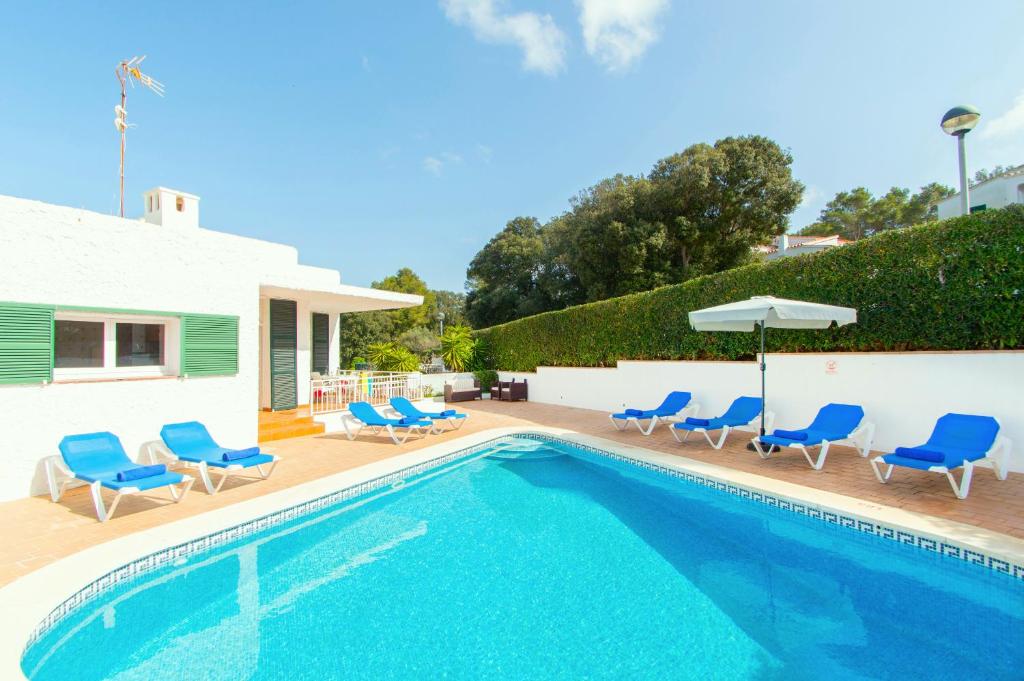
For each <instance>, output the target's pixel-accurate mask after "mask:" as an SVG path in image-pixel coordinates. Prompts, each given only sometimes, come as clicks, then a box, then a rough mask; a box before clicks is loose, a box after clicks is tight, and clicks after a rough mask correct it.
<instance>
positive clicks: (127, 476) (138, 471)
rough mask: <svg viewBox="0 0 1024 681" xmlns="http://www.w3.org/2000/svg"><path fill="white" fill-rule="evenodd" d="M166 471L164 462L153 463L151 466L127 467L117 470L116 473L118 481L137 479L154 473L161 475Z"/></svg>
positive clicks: (149, 476)
mask: <svg viewBox="0 0 1024 681" xmlns="http://www.w3.org/2000/svg"><path fill="white" fill-rule="evenodd" d="M166 472H167V466H165V465H164V464H162V463H160V464H154V465H152V466H136V467H135V468H128V469H126V470H123V471H119V472H118V474H117V480H118V482H128V481H129V480H139V479H140V478H151V477H153V476H154V475H163V474H164V473H166Z"/></svg>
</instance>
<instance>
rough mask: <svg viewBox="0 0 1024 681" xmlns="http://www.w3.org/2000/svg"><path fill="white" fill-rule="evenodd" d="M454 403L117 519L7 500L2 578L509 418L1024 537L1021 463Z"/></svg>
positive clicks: (288, 446) (298, 451) (325, 442)
mask: <svg viewBox="0 0 1024 681" xmlns="http://www.w3.org/2000/svg"><path fill="white" fill-rule="evenodd" d="M454 406H456V407H457V408H458V409H460V410H462V411H466V412H468V413H470V414H471V416H470V418H469V419H468V420H467V423H466V425H465V426H464V427H463V428H462V429H461V430H459V431H456V432H453V433H445V434H443V435H434V436H430V437H428V438H425V439H421V440H410V441H409V442H407V443H406V444H405V445H403V446H401V447H396V446H395V445H393V444H391V441H390V440H389V439H387V437H386V436H385V435H381V436H373V435H370V434H368V433H366V432H364V433H363V434H362V435H361V436H360V437H359V438H358V439H357V440H356V441H352V442H350V441H348V440H347V439H346V438H345V437H344V435H343V434H323V435H312V436H307V437H300V438H293V439H288V440H278V441H274V442H269V443H265V444H264V445H263V447H264V449H265V450H266V451H269V452H272V453H275V454H280V455H281V457H282V459H284V460H283V461H282V463H281V464H280V465H279V466H278V467H277V469H276V470H275V471H274V474H273V476H271V478H270V479H269V480H258V479H251V480H249V479H239V478H235V479H232V480H231V481H229V482H228V483H227V484H226V485H225V487H224V489H223V490H222V491H221V492H220V493H219V494H217V495H216V496H212V497H211V496H209V495H207V494H206V493H205V491H204V490H203V489H202V488H201V486H200V485H199V483H198V481H197V485H196V487H194V488H193V490H192V491H191V492H190V493H189V495H188V497H187V498H186V499H185V501H184V502H182V503H181V504H172V503H170V501H169V500H167V499H166V496H161V497H160V498H148V497H136V498H133V497H127V498H125V499H123V500H122V501H121V503H120V506H119V507H118V509H117V514H116V515H115V517H114V518H113V520H111V521H109V522H107V523H99V522H97V521H96V518H95V515H94V512H93V508H92V502H91V500H90V498H89V494H88V490H87V489H85V488H80V489H76V490H72V491H70V492H68V493H67V494H66V495H65V497H64V498H63V499H62V500H61V501H60V502H59V503H56V504H54V503H51V502H50V501H49V498H48V497H45V496H40V497H33V498H30V499H20V500H17V501H10V502H5V503H0V518H2V520H0V530H2V536H3V538H4V541H3V542H2V543H0V585H3V584H6V583H8V582H10V581H12V580H14V579H16V578H18V577H19V576H21V575H24V574H27V573H29V572H31V571H33V570H36V569H38V568H40V567H42V566H44V565H46V564H48V563H51V562H53V561H55V560H58V559H60V558H62V557H64V556H67V555H70V554H72V553H75V552H76V551H80V550H82V549H83V548H86V547H88V546H92V545H95V544H98V543H102V542H104V541H107V540H110V539H113V538H116V537H120V536H123V535H126V534H130V533H133V532H139V531H142V530H145V529H147V528H151V527H154V526H156V525H160V524H163V523H167V522H170V521H173V520H177V519H180V518H184V517H188V516H192V515H196V514H199V513H203V512H205V511H209V510H213V509H215V508H220V507H223V506H227V505H230V504H233V503H237V502H239V501H242V500H245V499H251V498H253V497H257V496H260V495H263V494H266V493H268V492H273V491H277V490H280V489H285V488H288V487H292V486H294V485H298V484H300V483H303V482H306V481H308V480H313V479H317V478H321V477H324V476H327V475H331V474H334V473H338V472H340V471H344V470H348V469H351V468H355V467H357V466H361V465H364V464H367V463H372V462H374V461H380V460H382V459H386V458H388V457H391V456H395V455H397V454H401V453H405V452H409V451H413V450H415V449H419V448H421V447H424V446H427V445H431V444H437V443H438V442H441V441H446V440H457V439H458V438H459V437H460V436H462V435H466V434H469V433H473V432H478V431H481V430H486V429H488V428H497V427H507V426H523V427H530V426H549V427H555V428H566V429H569V430H575V431H578V432H581V433H586V434H588V435H593V436H597V437H602V438H606V439H608V440H613V441H618V442H622V443H626V444H631V445H635V446H640V447H645V448H648V449H652V450H655V451H659V452H664V453H669V454H677V455H680V456H685V457H688V458H691V459H697V460H700V461H706V462H709V463H715V464H719V465H722V466H727V467H730V468H733V469H736V470H742V471H747V472H750V473H756V474H759V475H763V476H765V477H769V478H775V479H779V480H784V481H786V482H790V483H795V484H799V485H805V486H807V487H813V488H816V489H821V490H825V491H829V492H836V493H839V494H845V495H848V496H853V497H857V498H860V499H864V500H866V501H870V502H874V503H878V504H883V505H887V506H894V507H897V508H902V509H905V510H909V511H915V512H919V513H926V514H930V515H934V516H939V517H942V518H947V519H950V520H955V521H959V522H962V523H966V524H969V525H976V526H979V527H983V528H986V529H989V530H994V531H996V532H1002V533H1005V534H1008V535H1011V536H1014V537H1018V538H1022V539H1024V475H1022V474H1019V473H1018V474H1012V473H1011V474H1010V477H1009V478H1008V479H1007V480H1006V481H1003V482H1000V481H998V480H996V478H995V476H994V475H993V474H992V471H990V470H986V469H979V470H977V471H976V472H975V477H974V482H973V484H972V488H971V494H970V496H969V497H968V498H967V499H966V500H963V501H960V500H958V499H956V497H954V496H953V493H952V490H950V488H949V484H948V483H947V482H946V479H945V477H943V476H940V475H935V474H934V473H924V472H917V471H908V470H897V471H896V473H895V474H894V475H893V480H892V481H891V482H890V483H889V484H887V485H881V484H879V483H878V482H877V481H876V480H875V477H874V475H873V474H872V472H871V467H870V465H869V464H868V462H867V461H866V460H865V459H862V458H860V457H859V456H857V455H856V454H855V453H854V450H852V449H849V448H845V447H837V448H834V449H833V451H832V452H830V453H829V457H828V461H827V463H826V464H825V468H824V470H822V471H814V470H811V468H810V467H809V466H808V465H807V462H806V461H805V460H804V458H803V456H801V455H800V453H799V452H796V451H792V452H789V451H787V452H783V453H781V454H777V455H775V456H773V457H772V458H771V459H769V460H767V461H762V460H761V459H760V458H758V457H757V456H756V455H755V454H754V453H752V452H749V451H747V450H746V448H745V445H746V443H747V442H748V439H747V436H746V434H744V433H736V434H735V435H732V436H731V437H730V439H729V442H728V443H727V444H726V446H725V447H724V448H723V449H722V450H721V451H715V450H713V449H711V447H709V446H708V445H707V443H706V442H705V441H704V440H703V438H700V439H697V438H695V437H691V439H690V442H688V443H686V444H684V445H680V444H678V443H677V442H676V441H675V440H674V439H673V438H672V435H671V434H670V433H669V432H668V430H667V429H663V428H662V429H658V430H656V431H655V432H654V433H653V434H652V435H651V436H650V437H643V436H642V435H641V434H640V433H639V432H637V431H636V430H635V429H632V428H631V429H630V430H628V431H625V432H619V431H617V430H615V429H614V428H613V427H612V425H611V423H610V421H609V420H608V417H607V414H605V413H603V412H596V411H590V410H584V409H574V408H570V407H559V406H552V405H546V404H537V403H531V402H515V403H508V402H492V401H482V402H472V403H469V402H466V403H460V404H458V405H454ZM161 494H162V495H166V493H165V492H161Z"/></svg>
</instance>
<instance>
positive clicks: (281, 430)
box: [257, 417, 326, 442]
mask: <svg viewBox="0 0 1024 681" xmlns="http://www.w3.org/2000/svg"><path fill="white" fill-rule="evenodd" d="M325 430H326V427H325V426H324V424H322V423H317V422H316V421H314V420H313V419H312V417H307V418H304V419H295V420H292V421H285V422H280V423H261V424H260V427H259V433H258V436H257V440H258V441H259V442H269V441H271V440H284V439H287V438H290V437H302V436H303V435H319V434H320V433H323V432H324V431H325Z"/></svg>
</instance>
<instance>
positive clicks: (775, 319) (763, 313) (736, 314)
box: [690, 296, 857, 435]
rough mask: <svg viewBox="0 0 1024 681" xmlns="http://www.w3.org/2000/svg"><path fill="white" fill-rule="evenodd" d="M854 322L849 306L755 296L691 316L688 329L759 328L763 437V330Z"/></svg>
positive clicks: (735, 329)
mask: <svg viewBox="0 0 1024 681" xmlns="http://www.w3.org/2000/svg"><path fill="white" fill-rule="evenodd" d="M856 321H857V311H856V310H855V309H853V308H852V307H838V306H836V305H821V304H820V303H807V302H804V301H802V300H787V299H785V298H775V297H774V296H754V297H753V298H751V299H750V300H741V301H739V302H737V303H727V304H725V305H716V306H715V307H709V308H706V309H704V310H694V311H693V312H691V313H690V326H692V327H693V328H694V330H696V331H748V332H749V331H753V330H754V327H755V326H759V327H761V435H764V406H765V399H764V396H765V392H764V372H765V369H766V366H765V360H764V330H765V327H771V328H776V329H827V328H828V327H830V326H831V325H832V322H835V323H836V326H845V325H846V324H853V323H855V322H856Z"/></svg>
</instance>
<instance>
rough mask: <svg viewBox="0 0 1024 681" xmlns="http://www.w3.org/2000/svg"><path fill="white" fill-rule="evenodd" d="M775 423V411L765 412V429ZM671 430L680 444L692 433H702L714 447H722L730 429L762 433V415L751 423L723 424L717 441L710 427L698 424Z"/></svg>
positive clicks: (768, 428) (769, 428)
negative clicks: (691, 427) (712, 435)
mask: <svg viewBox="0 0 1024 681" xmlns="http://www.w3.org/2000/svg"><path fill="white" fill-rule="evenodd" d="M773 425H775V412H772V411H768V412H765V414H764V429H765V431H769V430H771V429H772V426H773ZM671 430H672V437H674V438H675V439H676V442H678V443H680V444H682V443H684V442H686V440H687V438H689V437H690V434H691V433H700V434H701V435H703V436H704V439H705V440H707V441H708V444H709V445H711V446H712V447H713V448H714V449H721V448H722V445H724V444H725V438H727V437H729V431H730V430H741V431H744V432H746V433H754V434H757V433H760V432H761V415H760V414H758V415H757V416H755V417H754V419H753V420H752V421H750V423H745V424H743V425H742V426H722V427H721V428H719V429H718V430H721V431H722V434H721V435H719V436H718V441H717V442H716V441H715V440H712V439H711V434H710V432H709V431H708V429H707V428H704V427H702V426H697V427H695V428H693V429H692V430H691V429H689V428H675V427H673V428H672V429H671ZM712 430H715V429H714V428H712ZM680 432H682V433H683V437H682V438H680V437H679V433H680Z"/></svg>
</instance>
